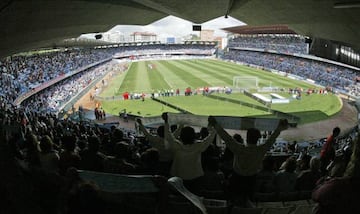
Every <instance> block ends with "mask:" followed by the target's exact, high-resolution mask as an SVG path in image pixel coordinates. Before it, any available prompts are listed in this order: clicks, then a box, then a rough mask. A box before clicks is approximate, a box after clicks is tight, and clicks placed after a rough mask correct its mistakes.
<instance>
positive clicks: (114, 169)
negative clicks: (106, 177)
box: [105, 141, 137, 174]
mask: <svg viewBox="0 0 360 214" xmlns="http://www.w3.org/2000/svg"><path fill="white" fill-rule="evenodd" d="M114 153H115V157H112V156H110V157H108V158H107V160H106V161H105V172H110V173H117V174H135V173H136V170H137V166H136V165H135V164H132V163H130V162H129V161H128V160H127V157H128V156H129V153H130V149H129V144H128V143H126V142H124V141H121V142H118V143H116V144H115V147H114Z"/></svg>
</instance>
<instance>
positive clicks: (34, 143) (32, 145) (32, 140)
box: [25, 134, 40, 151]
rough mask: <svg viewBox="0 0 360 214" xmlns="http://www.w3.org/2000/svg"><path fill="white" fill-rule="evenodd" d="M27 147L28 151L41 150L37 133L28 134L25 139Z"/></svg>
mask: <svg viewBox="0 0 360 214" xmlns="http://www.w3.org/2000/svg"><path fill="white" fill-rule="evenodd" d="M25 147H26V149H27V150H28V151H39V150H40V148H39V141H38V139H37V137H36V135H35V134H28V135H27V136H26V140H25Z"/></svg>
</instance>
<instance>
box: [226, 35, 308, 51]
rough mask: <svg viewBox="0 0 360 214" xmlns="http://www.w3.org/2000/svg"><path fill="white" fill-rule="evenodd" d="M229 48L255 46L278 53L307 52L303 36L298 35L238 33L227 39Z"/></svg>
mask: <svg viewBox="0 0 360 214" xmlns="http://www.w3.org/2000/svg"><path fill="white" fill-rule="evenodd" d="M228 46H229V47H230V48H234V47H238V48H256V49H263V50H272V51H277V52H280V53H297V54H308V44H307V43H305V37H303V36H299V35H278V34H271V35H269V34H267V35H263V34H261V35H240V36H237V37H235V38H233V39H230V40H229V45H228Z"/></svg>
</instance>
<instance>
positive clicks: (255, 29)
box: [223, 25, 296, 34]
mask: <svg viewBox="0 0 360 214" xmlns="http://www.w3.org/2000/svg"><path fill="white" fill-rule="evenodd" d="M223 30H225V31H228V32H231V33H237V34H296V32H295V31H293V30H291V29H290V28H289V27H288V26H287V25H267V26H248V25H246V26H240V27H228V28H223Z"/></svg>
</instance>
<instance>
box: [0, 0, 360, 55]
mask: <svg viewBox="0 0 360 214" xmlns="http://www.w3.org/2000/svg"><path fill="white" fill-rule="evenodd" d="M350 1H351V2H350V3H347V2H346V0H302V1H288V0H272V1H264V0H197V1H194V0H81V1H79V0H57V1H53V0H48V1H46V0H31V1H29V0H2V1H0V26H1V27H0V58H1V57H4V56H7V55H10V54H13V53H17V52H20V51H25V50H29V49H32V48H36V47H44V46H51V45H52V44H53V43H54V42H56V41H59V40H62V39H65V38H72V37H77V36H79V35H80V34H82V33H89V32H104V31H107V30H109V29H110V28H111V27H113V26H115V25H118V24H136V25H146V24H150V23H152V22H154V21H156V20H158V19H161V18H163V17H166V16H168V15H173V16H177V17H180V18H183V19H186V20H189V21H192V22H194V23H198V24H200V23H203V22H206V21H208V20H211V19H213V18H217V17H220V16H224V15H229V16H232V17H234V18H237V19H239V20H241V21H243V22H245V23H247V24H248V25H251V26H256V25H273V24H286V25H288V26H289V28H290V29H292V30H294V31H295V32H297V33H298V34H302V35H306V36H309V37H320V38H324V39H331V40H335V41H342V42H345V43H349V44H352V45H356V46H357V47H359V46H360V28H359V27H358V26H360V25H359V24H360V8H359V6H360V0H357V1H354V0H350ZM174 27H176V26H174Z"/></svg>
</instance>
